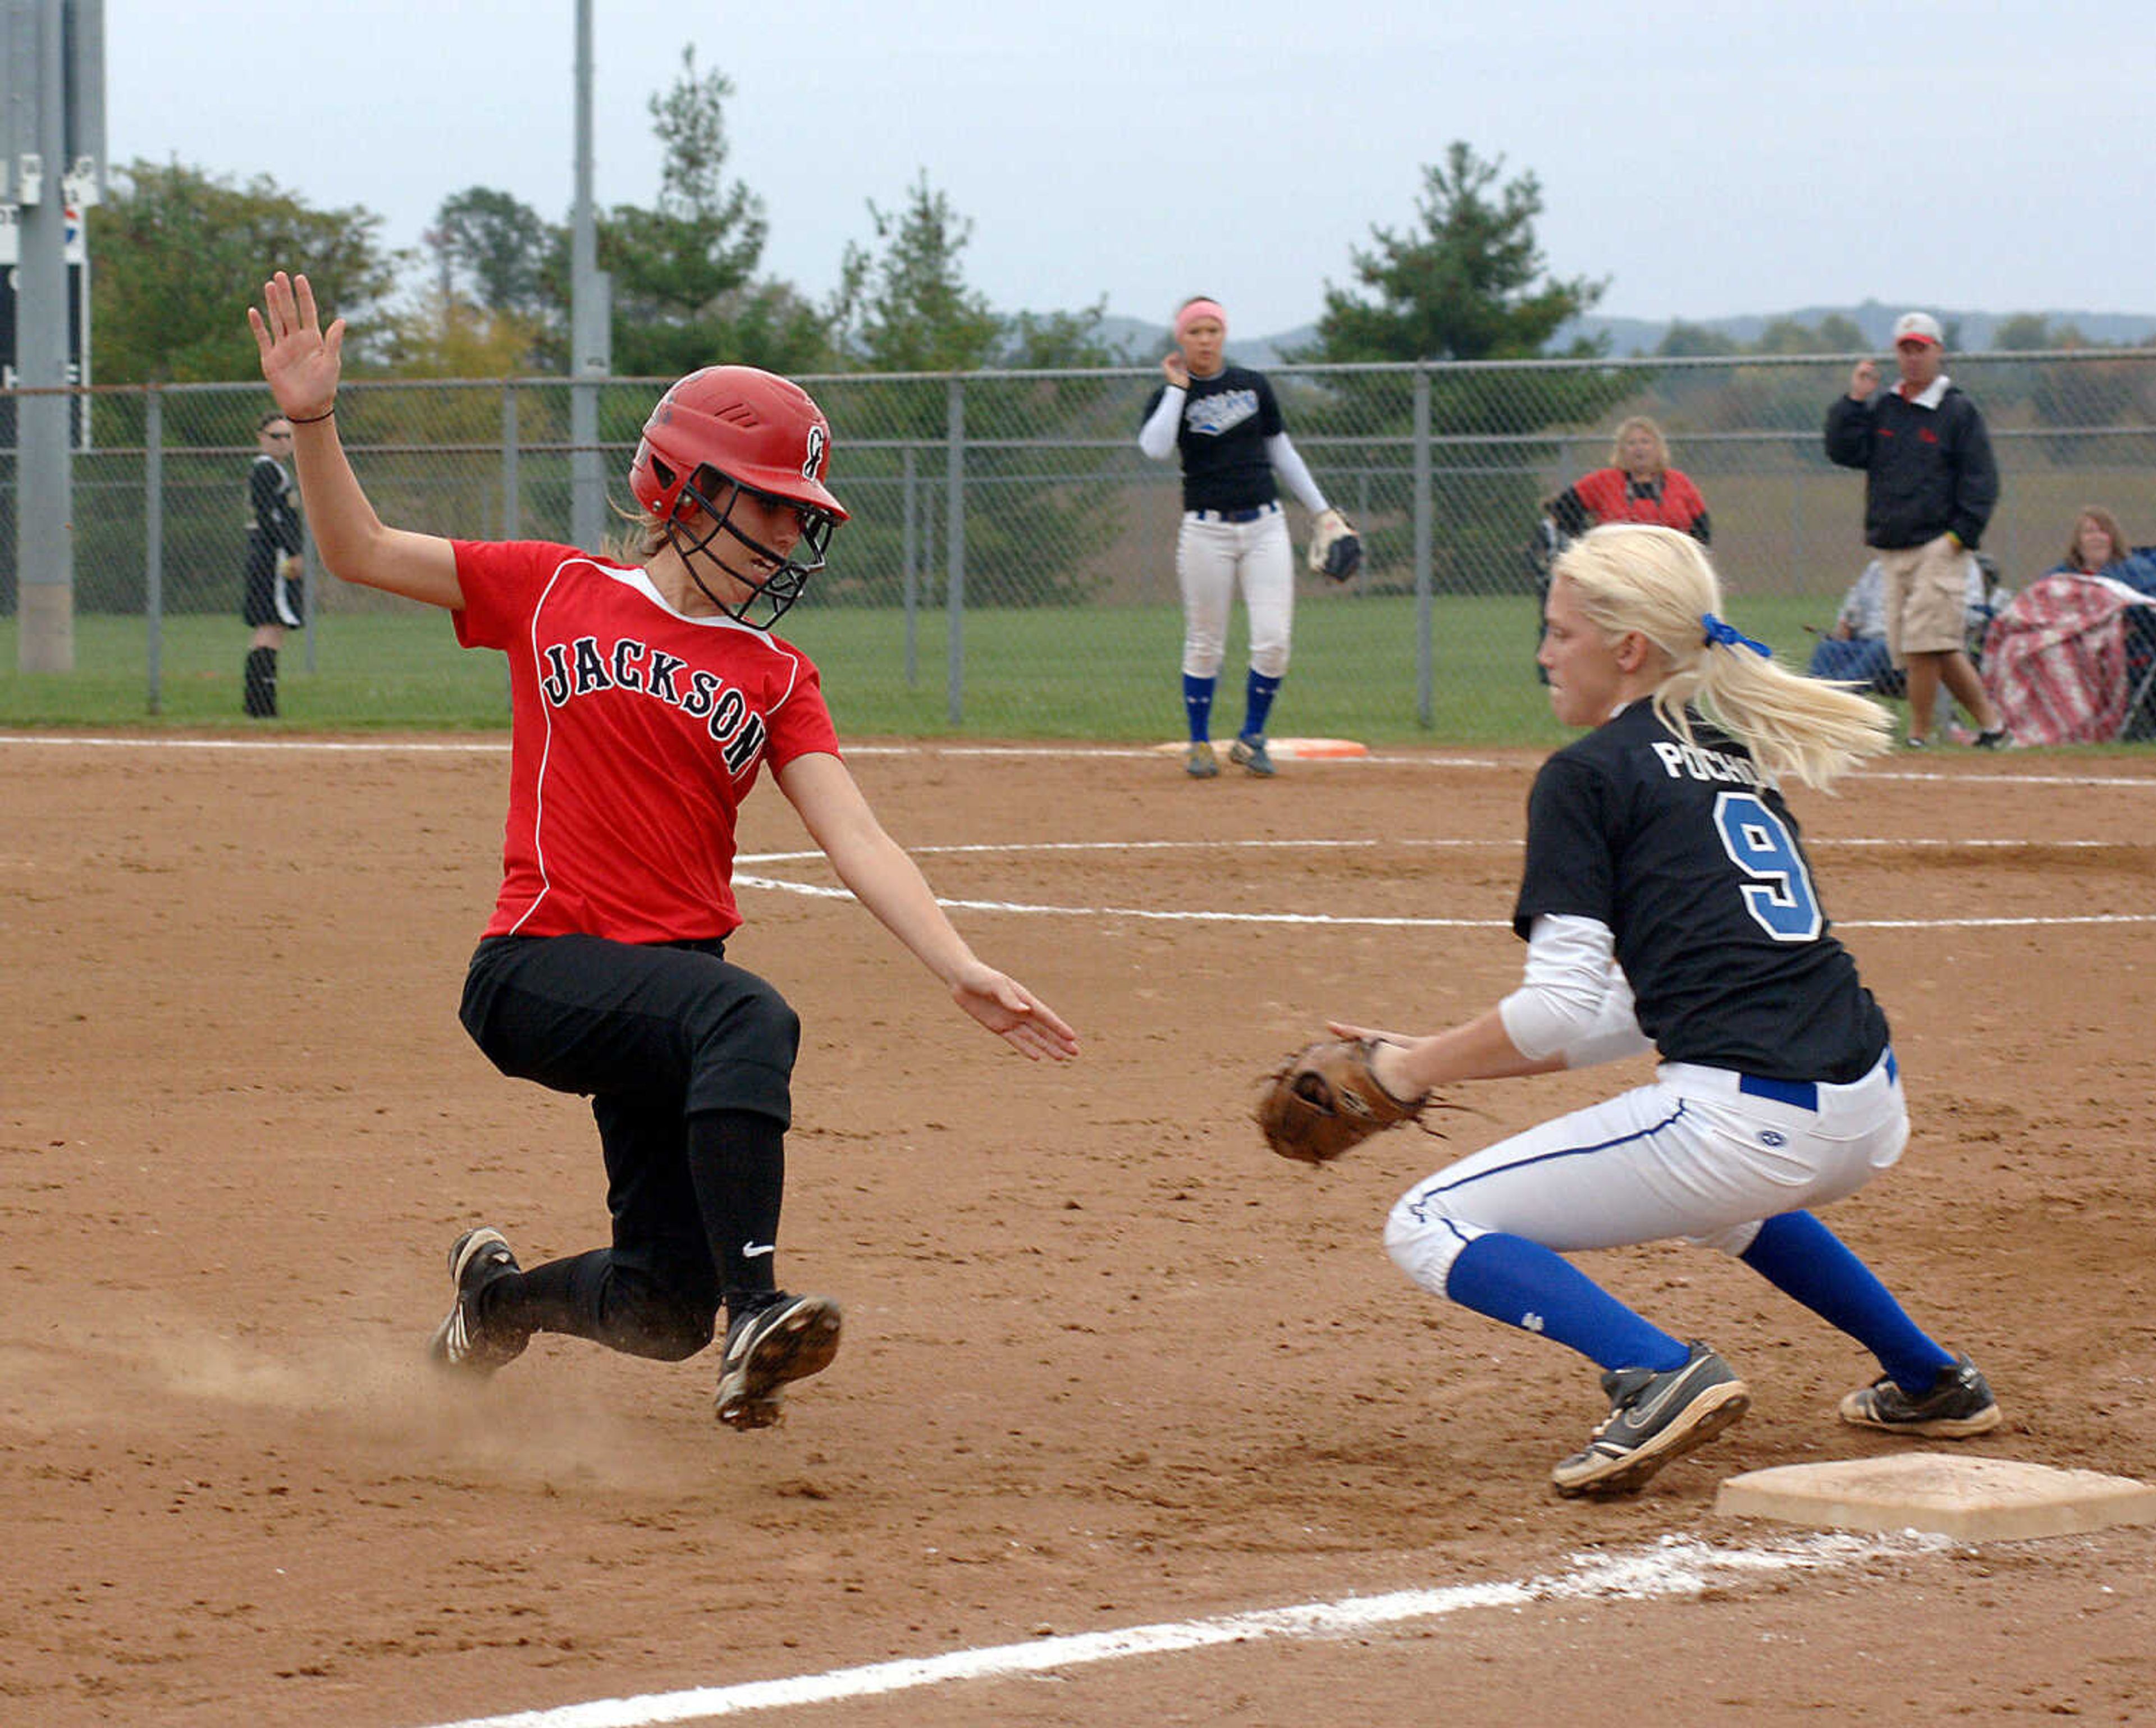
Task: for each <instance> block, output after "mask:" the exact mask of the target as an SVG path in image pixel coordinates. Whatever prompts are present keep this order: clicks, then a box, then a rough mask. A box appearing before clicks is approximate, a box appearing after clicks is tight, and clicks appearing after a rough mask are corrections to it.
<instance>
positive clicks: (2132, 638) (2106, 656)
mask: <svg viewBox="0 0 2156 1728" xmlns="http://www.w3.org/2000/svg"><path fill="white" fill-rule="evenodd" d="M2117 567H2118V565H2117V562H2116V561H2114V562H2113V563H2112V564H2111V565H2109V566H2107V567H2106V568H2105V569H2104V570H2102V571H2097V572H2091V571H2087V570H2079V569H2069V570H2055V571H2053V572H2051V573H2050V574H2048V575H2046V576H2040V577H2037V578H2036V580H2035V582H2031V583H2030V584H2029V586H2028V587H2025V588H2024V589H2023V590H2022V591H2021V592H2020V593H2019V594H2017V595H2015V597H2014V601H2013V603H2012V604H2011V605H2010V606H2008V607H2007V608H2005V610H2003V611H2002V612H2001V613H1999V616H1998V617H1997V618H1994V620H1993V621H1992V624H1991V631H1990V634H1989V636H1988V637H1987V638H1986V639H1985V643H1984V690H1985V691H1986V692H1987V693H1988V694H1989V695H1990V697H1991V700H1992V703H1993V705H1994V706H1995V707H1996V708H1997V709H1998V710H1999V713H2000V714H2001V715H2004V716H2005V720H2006V725H2007V727H2008V729H2009V730H2010V731H2012V733H2013V734H2014V737H2015V741H2016V742H2017V743H2022V744H2108V743H2110V742H2112V741H2113V740H2115V739H2120V738H2133V737H2138V736H2146V732H2147V729H2148V725H2149V715H2148V710H2149V705H2150V701H2151V686H2152V684H2156V678H2152V674H2151V669H2152V664H2156V659H2152V644H2156V596H2152V595H2149V594H2146V593H2143V592H2141V591H2140V590H2139V589H2138V588H2136V587H2132V586H2131V585H2129V584H2128V583H2127V582H2122V581H2120V580H2118V578H2117V577H2115V576H2113V575H2112V573H2111V572H2112V571H2113V570H2115V569H2117Z"/></svg>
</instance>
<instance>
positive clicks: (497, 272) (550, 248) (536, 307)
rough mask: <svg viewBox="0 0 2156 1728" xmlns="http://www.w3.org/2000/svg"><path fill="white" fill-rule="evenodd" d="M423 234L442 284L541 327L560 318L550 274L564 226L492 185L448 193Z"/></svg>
mask: <svg viewBox="0 0 2156 1728" xmlns="http://www.w3.org/2000/svg"><path fill="white" fill-rule="evenodd" d="M425 239H426V243H427V245H428V248H429V250H431V251H432V252H433V253H434V258H435V262H436V264H437V267H438V269H439V275H440V279H441V285H442V286H443V288H444V290H447V291H448V292H449V293H451V294H454V295H456V296H458V297H459V299H461V300H465V301H466V302H467V303H469V304H470V305H475V306H477V307H479V308H480V310H484V311H488V312H507V313H510V314H511V315H514V316H516V317H519V318H523V319H528V320H531V321H532V322H534V323H541V324H544V323H551V322H552V321H553V320H556V319H557V318H559V317H562V316H563V315H565V313H566V310H567V309H566V308H565V307H564V306H563V305H562V302H561V299H560V296H559V295H558V294H557V292H555V291H554V290H553V289H552V287H551V286H550V285H549V283H548V281H547V273H548V269H549V266H550V264H551V263H552V259H553V258H554V256H555V254H557V253H559V252H562V251H565V250H566V249H567V246H568V244H569V235H568V230H567V228H564V227H562V226H561V225H559V224H557V223H550V222H548V221H547V219H546V218H544V217H542V215H540V213H538V212H537V211H536V210H534V209H533V208H531V206H530V205H529V204H526V203H524V202H522V200H521V199H519V198H518V197H516V196H515V195H514V194H512V193H510V192H500V191H497V190H496V189H495V188H494V187H489V186H470V187H465V189H464V190H463V191H462V192H454V193H452V194H451V195H450V196H449V197H446V198H444V199H443V200H442V204H441V208H439V210H437V211H436V212H435V213H434V226H433V227H432V228H429V229H428V230H427V233H426V235H425Z"/></svg>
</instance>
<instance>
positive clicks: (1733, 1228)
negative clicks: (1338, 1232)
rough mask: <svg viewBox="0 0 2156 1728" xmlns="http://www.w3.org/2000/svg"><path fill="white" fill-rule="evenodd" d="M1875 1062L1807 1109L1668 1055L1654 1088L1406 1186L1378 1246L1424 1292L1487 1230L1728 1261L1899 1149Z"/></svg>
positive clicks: (1884, 1076)
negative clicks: (1774, 1224) (1689, 1249)
mask: <svg viewBox="0 0 2156 1728" xmlns="http://www.w3.org/2000/svg"><path fill="white" fill-rule="evenodd" d="M1891 1065H1892V1064H1891V1063H1890V1061H1888V1060H1883V1059H1882V1060H1881V1063H1880V1064H1879V1066H1878V1067H1876V1068H1875V1069H1873V1070H1872V1071H1871V1073H1870V1074H1866V1076H1865V1077H1864V1078H1863V1079H1861V1080H1858V1081H1856V1082H1855V1083H1854V1084H1850V1085H1846V1086H1830V1085H1825V1084H1821V1085H1820V1087H1819V1088H1818V1099H1819V1107H1818V1108H1817V1109H1816V1110H1808V1109H1806V1108H1804V1106H1803V1105H1798V1104H1790V1103H1784V1102H1783V1101H1782V1100H1778V1099H1773V1098H1758V1097H1754V1096H1753V1095H1750V1094H1748V1093H1745V1092H1742V1091H1740V1090H1738V1086H1739V1084H1740V1083H1741V1081H1742V1079H1743V1076H1742V1075H1739V1074H1734V1073H1732V1072H1731V1071H1729V1070H1728V1069H1719V1068H1703V1067H1699V1066H1697V1065H1694V1064H1689V1063H1682V1062H1666V1063H1664V1064H1662V1065H1661V1067H1660V1068H1659V1069H1656V1070H1655V1079H1654V1082H1653V1084H1650V1085H1645V1086H1640V1087H1638V1088H1635V1090H1632V1091H1630V1092H1625V1093H1621V1094H1620V1095H1618V1096H1617V1097H1614V1098H1612V1099H1609V1100H1606V1101H1604V1103H1601V1104H1595V1105H1589V1106H1588V1107H1587V1108H1586V1109H1585V1110H1574V1111H1573V1113H1572V1114H1571V1115H1565V1116H1559V1117H1558V1118H1557V1120H1554V1121H1550V1122H1544V1123H1543V1124H1542V1125H1541V1126H1539V1127H1536V1128H1530V1129H1528V1130H1527V1132H1525V1133H1524V1134H1516V1135H1514V1136H1512V1138H1511V1139H1510V1140H1503V1141H1498V1142H1497V1144H1496V1145H1495V1146H1486V1147H1485V1148H1484V1149H1483V1150H1482V1151H1479V1152H1476V1153H1475V1154H1474V1155H1473V1156H1471V1157H1466V1158H1463V1159H1461V1160H1460V1161H1459V1162H1458V1163H1456V1164H1453V1165H1450V1166H1448V1167H1446V1168H1445V1169H1443V1170H1440V1171H1439V1172H1437V1173H1436V1174H1435V1176H1432V1177H1429V1178H1427V1179H1426V1180H1425V1181H1423V1182H1418V1183H1417V1184H1416V1185H1415V1186H1414V1187H1412V1188H1410V1189H1409V1190H1408V1192H1406V1193H1405V1194H1404V1195H1402V1196H1401V1197H1400V1199H1399V1203H1398V1204H1397V1205H1395V1206H1394V1208H1393V1211H1392V1216H1391V1217H1390V1218H1389V1219H1388V1220H1387V1221H1386V1225H1385V1249H1386V1251H1387V1252H1388V1253H1389V1254H1391V1255H1392V1257H1393V1259H1394V1262H1395V1263H1396V1264H1398V1265H1399V1268H1400V1269H1401V1270H1402V1271H1403V1272H1404V1273H1406V1274H1408V1276H1409V1278H1412V1279H1414V1281H1415V1282H1416V1283H1417V1284H1420V1285H1421V1286H1422V1287H1423V1288H1424V1290H1429V1291H1430V1292H1432V1293H1433V1294H1435V1295H1440V1296H1442V1295H1445V1279H1446V1277H1447V1275H1448V1274H1450V1271H1451V1269H1452V1263H1453V1261H1454V1260H1455V1259H1457V1258H1458V1257H1459V1254H1460V1249H1463V1248H1465V1247H1466V1245H1467V1244H1468V1243H1470V1242H1471V1241H1472V1240H1473V1239H1474V1238H1476V1237H1477V1236H1483V1235H1487V1234H1490V1233H1492V1232H1503V1233H1506V1234H1507V1235H1512V1236H1519V1237H1524V1238H1526V1239H1527V1241H1529V1242H1534V1243H1540V1244H1541V1245H1542V1246H1543V1247H1544V1248H1547V1249H1553V1250H1555V1251H1556V1252H1557V1253H1559V1254H1572V1253H1576V1252H1578V1251H1579V1250H1581V1249H1596V1248H1624V1247H1629V1246H1630V1245H1632V1244H1634V1243H1642V1242H1661V1241H1665V1240H1667V1239H1668V1238H1672V1237H1681V1238H1685V1239H1686V1241H1689V1242H1691V1243H1697V1244H1699V1245H1701V1246H1703V1247H1707V1248H1714V1249H1720V1250H1721V1251H1722V1253H1724V1254H1732V1255H1733V1254H1743V1252H1744V1251H1745V1249H1748V1248H1749V1247H1751V1245H1752V1239H1753V1237H1754V1236H1756V1235H1758V1231H1759V1226H1760V1224H1761V1223H1763V1222H1764V1221H1765V1220H1766V1219H1768V1218H1774V1217H1776V1216H1778V1215H1779V1214H1780V1213H1785V1212H1795V1211H1799V1210H1809V1209H1810V1208H1814V1207H1817V1206H1824V1205H1825V1204H1827V1203H1828V1202H1830V1201H1835V1200H1840V1199H1841V1198H1843V1197H1845V1196H1847V1195H1850V1194H1853V1193H1855V1192H1856V1191H1857V1189H1859V1188H1861V1187H1863V1186H1864V1184H1865V1183H1866V1182H1869V1181H1870V1180H1871V1178H1872V1177H1874V1176H1876V1175H1877V1174H1878V1173H1879V1172H1881V1171H1882V1170H1885V1169H1886V1168H1888V1167H1890V1166H1891V1165H1892V1164H1893V1163H1894V1161H1896V1160H1897V1159H1898V1158H1899V1157H1900V1156H1902V1147H1903V1146H1905V1145H1906V1144H1907V1141H1908V1138H1909V1116H1908V1110H1907V1105H1905V1104H1904V1102H1903V1100H1902V1083H1901V1079H1900V1076H1899V1075H1898V1074H1896V1073H1893V1072H1892V1071H1890V1069H1891Z"/></svg>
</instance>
